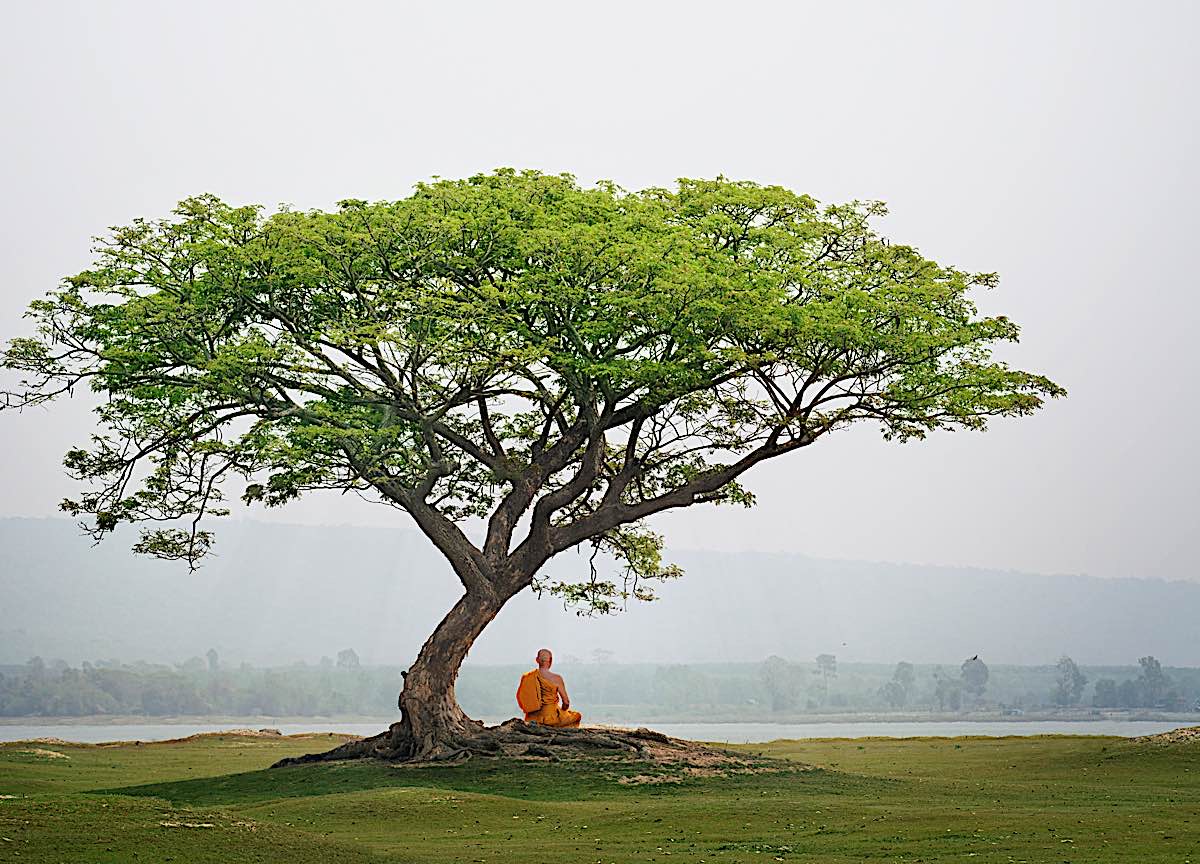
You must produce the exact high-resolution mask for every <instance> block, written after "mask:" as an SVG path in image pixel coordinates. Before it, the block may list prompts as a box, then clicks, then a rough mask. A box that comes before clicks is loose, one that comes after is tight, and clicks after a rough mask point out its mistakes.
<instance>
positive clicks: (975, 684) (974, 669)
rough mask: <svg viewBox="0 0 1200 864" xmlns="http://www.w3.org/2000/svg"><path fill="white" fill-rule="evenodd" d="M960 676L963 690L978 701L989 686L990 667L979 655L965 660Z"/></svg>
mask: <svg viewBox="0 0 1200 864" xmlns="http://www.w3.org/2000/svg"><path fill="white" fill-rule="evenodd" d="M960 677H961V678H962V689H963V690H965V691H966V692H967V693H970V694H971V696H972V697H974V699H975V700H976V701H978V700H979V699H980V698H982V697H983V691H984V689H985V688H986V687H987V681H988V668H987V664H985V663H984V662H983V661H982V660H980V659H979V656H978V655H976V656H974V657H972V658H971V659H969V660H964V661H963V664H962V667H961V668H960Z"/></svg>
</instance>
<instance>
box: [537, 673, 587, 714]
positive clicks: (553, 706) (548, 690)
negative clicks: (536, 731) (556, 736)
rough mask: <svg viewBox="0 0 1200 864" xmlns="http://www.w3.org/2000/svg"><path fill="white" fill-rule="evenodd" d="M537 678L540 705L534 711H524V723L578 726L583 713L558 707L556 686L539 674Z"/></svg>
mask: <svg viewBox="0 0 1200 864" xmlns="http://www.w3.org/2000/svg"><path fill="white" fill-rule="evenodd" d="M535 677H536V678H537V683H538V690H539V692H540V694H541V697H542V707H541V708H539V709H538V710H536V711H527V712H526V713H525V722H526V723H540V724H541V725H542V726H557V727H564V726H578V725H579V721H580V720H582V719H583V715H582V714H580V713H579V712H578V711H571V710H569V709H566V708H560V707H559V704H558V688H557V687H555V686H554V684H552V683H551V682H549V681H547V680H546V679H545V678H543V677H542V676H541V675H537V676H535Z"/></svg>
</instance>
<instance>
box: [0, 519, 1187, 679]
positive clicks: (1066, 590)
mask: <svg viewBox="0 0 1200 864" xmlns="http://www.w3.org/2000/svg"><path fill="white" fill-rule="evenodd" d="M213 529H214V531H215V535H216V540H215V545H214V549H215V552H216V557H214V558H212V559H209V560H207V561H206V562H205V563H204V565H203V567H202V568H201V570H200V571H199V572H198V573H196V574H193V575H188V573H187V569H186V567H185V566H184V565H182V564H179V563H176V562H163V561H157V560H152V559H146V558H143V557H141V556H137V555H134V554H132V553H131V552H130V551H129V547H130V545H131V543H132V542H133V540H134V539H135V537H136V530H135V529H133V528H131V527H130V526H122V528H121V529H119V530H118V532H117V533H116V534H114V535H111V536H109V537H107V538H106V539H105V540H104V541H103V542H102V543H101V544H99V546H97V547H96V548H92V541H91V540H89V539H88V538H86V537H84V536H82V535H81V533H80V531H79V528H78V527H77V526H76V524H75V523H74V521H72V520H69V519H59V518H19V517H10V518H4V519H0V596H3V598H4V600H3V603H2V604H0V663H19V662H23V661H24V660H25V659H27V658H28V657H30V656H32V655H34V654H39V655H41V656H43V657H46V658H52V657H61V658H63V659H65V660H67V661H69V662H72V663H75V662H78V661H80V660H94V659H107V658H116V659H121V660H135V659H147V660H159V661H180V660H183V659H186V658H188V657H192V656H197V655H200V654H202V653H203V652H204V651H205V650H207V649H208V648H210V647H213V648H216V649H217V651H218V652H219V653H220V654H221V656H222V657H224V658H227V659H228V660H231V661H234V662H237V661H238V660H241V659H244V660H248V661H250V662H253V663H256V664H271V663H288V662H291V661H294V660H299V659H304V660H308V661H315V660H317V659H319V658H320V657H321V656H322V655H328V656H333V655H335V654H336V652H337V651H338V650H340V649H342V648H346V647H353V648H354V649H355V650H356V651H357V652H358V654H359V655H360V656H361V657H362V658H363V659H364V662H375V663H400V664H403V663H406V662H408V661H409V660H410V659H411V658H412V657H413V656H414V655H415V653H416V651H417V650H418V648H419V647H420V644H421V643H422V642H423V641H424V639H425V638H426V637H427V636H428V634H429V633H430V631H431V630H432V629H433V627H434V626H435V625H436V623H437V621H438V620H439V619H440V618H441V616H442V615H443V614H444V613H445V611H446V610H447V609H448V608H449V607H450V605H451V604H452V603H453V602H454V600H455V598H456V596H457V594H458V591H457V590H456V589H457V587H458V583H457V580H456V579H455V578H454V577H453V575H451V573H450V571H449V568H448V566H447V565H446V564H445V562H444V561H443V560H442V559H441V558H440V557H439V556H438V555H437V553H436V552H435V550H434V549H433V548H432V546H431V545H430V544H429V542H428V541H427V540H426V539H425V538H424V537H422V536H421V535H419V534H418V533H416V532H415V531H412V530H407V529H404V528H397V529H395V530H389V529H384V528H370V527H357V526H315V527H314V526H307V525H290V524H280V523H271V522H255V521H249V520H227V521H223V522H222V521H219V520H218V521H216V522H215V523H214V525H213ZM670 560H672V561H675V562H676V563H679V564H680V565H682V566H683V567H684V569H685V570H686V572H687V575H686V576H685V577H684V578H683V579H680V580H678V581H676V582H671V583H668V584H666V585H664V586H663V587H662V589H661V590H660V592H659V593H660V594H661V596H662V599H661V600H660V601H657V602H654V603H650V604H637V605H633V604H631V606H630V608H629V610H628V611H627V612H625V613H623V614H621V615H618V616H615V617H609V618H602V619H588V618H581V617H578V616H576V615H575V614H573V613H572V612H566V611H563V610H562V608H561V606H560V605H559V604H558V603H556V602H555V601H553V600H550V599H546V600H538V599H537V598H535V597H533V596H532V595H531V594H529V593H528V592H526V594H525V595H522V596H519V597H517V598H515V599H514V600H513V601H512V602H511V603H510V604H509V605H508V606H507V607H506V608H505V609H504V610H503V611H502V612H501V613H500V615H499V616H498V617H497V619H496V620H495V621H494V622H493V624H492V625H491V626H489V628H488V629H487V630H486V631H485V632H484V635H483V636H482V637H481V638H480V640H479V642H478V643H477V644H476V646H475V648H474V649H473V650H472V652H471V655H470V657H469V658H468V659H469V662H475V663H524V662H525V661H526V660H528V659H530V658H531V657H532V654H533V652H534V651H535V650H536V649H537V648H538V647H540V646H542V645H550V646H551V647H554V648H555V650H556V652H557V653H558V654H559V656H562V657H571V656H574V657H577V658H588V657H590V656H592V653H593V652H595V651H598V650H604V651H611V652H613V656H614V659H616V660H618V661H621V662H663V663H687V662H716V661H721V660H727V661H756V660H761V659H763V658H764V657H766V656H768V655H771V654H778V655H780V656H782V657H786V658H789V659H795V660H811V659H812V658H813V657H814V656H815V655H816V654H818V653H830V654H834V655H836V656H838V657H839V659H842V660H844V661H855V662H895V661H897V660H908V661H910V662H915V663H954V664H957V663H958V662H961V659H962V658H964V657H969V656H971V655H973V654H979V655H980V656H982V657H983V658H984V659H985V660H987V661H988V662H995V663H1011V664H1028V665H1036V664H1043V663H1053V662H1055V661H1056V660H1057V659H1058V657H1059V656H1061V655H1062V654H1069V655H1070V656H1072V657H1073V658H1075V659H1076V661H1077V662H1079V663H1086V664H1094V665H1102V664H1112V665H1129V664H1133V663H1136V661H1137V658H1138V657H1140V656H1143V655H1146V654H1153V655H1155V656H1156V657H1158V658H1159V659H1160V660H1161V661H1162V662H1163V664H1164V665H1173V666H1194V665H1200V640H1197V639H1196V638H1195V633H1196V628H1197V621H1198V619H1200V583H1193V582H1164V581H1159V580H1141V579H1100V578H1095V577H1088V576H1071V575H1057V576H1044V575H1033V574H1025V573H1014V572H1007V571H995V570H982V569H975V568H955V567H928V566H921V565H914V564H885V563H871V562H859V561H838V560H824V559H815V558H809V557H805V556H801V555H788V554H776V553H732V552H728V553H727V552H711V551H694V550H677V551H675V552H674V553H672V554H671V555H670ZM585 567H586V559H585V558H583V557H582V556H579V555H576V554H575V553H571V552H568V553H566V554H564V555H562V556H560V558H559V559H556V560H555V561H554V562H552V563H551V565H550V567H549V572H550V574H551V575H555V574H558V575H562V576H566V575H571V574H572V573H574V574H578V573H579V572H580V571H582V570H583V569H584V568H585Z"/></svg>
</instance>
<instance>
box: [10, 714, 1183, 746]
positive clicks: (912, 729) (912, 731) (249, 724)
mask: <svg viewBox="0 0 1200 864" xmlns="http://www.w3.org/2000/svg"><path fill="white" fill-rule="evenodd" d="M486 722H489V723H491V722H497V721H496V720H491V719H489V720H487V721H486ZM1194 723H1195V721H1191V722H1188V721H1175V722H1172V721H1169V720H1167V721H1159V720H1024V721H973V720H961V721H936V720H931V721H926V722H879V721H873V722H862V723H854V722H837V723H651V724H639V723H629V724H622V725H628V726H638V725H648V726H650V727H651V728H653V729H656V730H657V731H659V732H662V733H664V734H666V735H671V736H673V737H676V738H689V739H692V740H695V741H714V742H720V743H725V744H758V743H764V742H767V741H775V740H778V739H780V738H868V737H872V736H878V737H885V738H909V737H915V736H923V735H931V736H935V737H939V738H943V737H949V736H954V735H984V736H988V737H999V736H1004V735H1116V736H1120V737H1125V738H1132V737H1136V736H1138V735H1155V734H1158V733H1159V732H1168V731H1170V730H1172V729H1178V728H1180V727H1181V726H1189V725H1193V724H1194ZM385 725H386V724H385V721H375V722H370V723H360V722H338V721H332V722H321V721H317V720H314V721H312V722H307V723H271V722H270V721H269V720H264V719H263V718H261V717H258V718H252V719H249V720H247V721H245V722H237V721H232V722H228V723H158V724H155V723H138V724H127V725H88V724H73V723H72V724H64V723H60V724H53V725H50V724H45V725H37V724H30V725H0V741H26V740H29V739H32V738H61V739H63V740H65V741H78V742H86V743H99V742H103V741H164V740H167V739H169V738H183V737H185V736H188V735H195V734H197V733H199V732H221V731H225V730H229V729H247V728H249V729H261V728H270V729H278V730H279V731H280V732H282V733H283V734H284V735H293V734H296V733H299V732H343V733H349V734H352V735H374V734H375V733H377V732H380V731H382V730H383V728H384V726H385ZM611 725H618V724H611Z"/></svg>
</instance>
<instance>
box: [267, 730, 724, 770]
mask: <svg viewBox="0 0 1200 864" xmlns="http://www.w3.org/2000/svg"><path fill="white" fill-rule="evenodd" d="M581 753H589V754H594V755H614V756H618V755H624V756H627V757H631V758H635V759H641V760H645V761H648V762H654V763H658V764H676V763H678V764H689V765H707V766H715V765H733V764H735V763H737V764H740V763H743V762H745V761H746V759H745V757H744V756H743V755H741V754H736V753H732V752H729V751H725V750H717V749H714V748H711V747H706V746H704V745H701V744H697V743H695V742H693V741H685V740H683V739H681V738H671V737H669V736H667V735H664V734H662V733H661V732H655V731H654V730H652V729H646V728H638V729H617V728H608V727H583V728H577V729H555V728H551V727H548V726H539V725H537V724H532V723H526V722H524V721H523V720H515V719H514V720H508V721H506V722H504V723H501V724H499V725H498V726H484V725H482V724H475V723H471V724H469V725H468V726H467V727H465V728H464V729H463V730H462V731H461V732H460V731H455V732H454V733H450V734H446V735H444V736H442V737H440V738H438V739H436V740H433V739H429V738H427V739H426V740H425V741H423V742H422V744H421V746H414V742H412V741H411V739H406V738H405V736H404V731H403V728H402V727H401V724H399V723H395V724H393V725H392V726H391V728H389V729H388V730H387V731H385V732H381V733H379V734H378V735H372V736H371V737H370V738H359V739H355V740H352V741H347V742H346V743H344V744H342V745H340V746H338V747H335V748H334V749H332V750H329V751H326V752H324V753H306V754H304V755H303V756H293V757H289V758H287V759H281V760H280V761H278V762H276V763H275V764H274V765H273V766H271V767H273V768H277V767H281V766H284V765H301V764H304V763H306V762H332V761H337V760H344V759H364V758H365V759H383V760H387V761H390V762H402V763H406V764H410V765H420V764H431V763H434V764H446V763H447V762H460V761H465V760H466V759H470V758H471V757H473V756H488V757H496V756H515V757H529V758H542V759H550V760H559V759H563V758H571V757H575V756H579V755H581Z"/></svg>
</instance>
